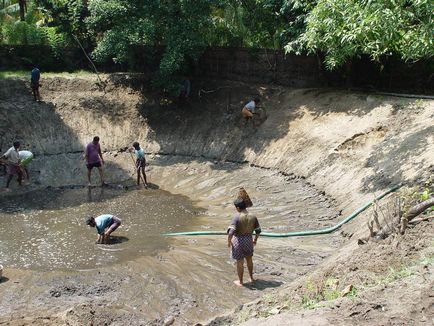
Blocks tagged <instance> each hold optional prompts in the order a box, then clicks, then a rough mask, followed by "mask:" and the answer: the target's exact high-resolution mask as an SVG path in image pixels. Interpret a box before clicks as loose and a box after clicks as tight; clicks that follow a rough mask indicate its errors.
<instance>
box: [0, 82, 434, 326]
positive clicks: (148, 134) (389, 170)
mask: <svg viewBox="0 0 434 326" xmlns="http://www.w3.org/2000/svg"><path fill="white" fill-rule="evenodd" d="M106 79H107V86H106V87H105V92H103V91H102V90H101V89H100V88H99V86H98V85H96V84H95V83H94V81H92V80H90V79H64V78H54V79H49V80H45V81H43V87H42V89H41V94H42V96H43V100H44V102H43V103H33V102H32V101H31V97H30V95H29V91H28V88H27V85H26V83H25V82H24V81H21V80H4V81H1V84H2V85H1V86H2V87H1V88H0V105H1V110H0V124H1V128H0V130H1V131H0V133H1V144H0V145H1V148H2V150H5V149H6V148H8V147H9V146H10V143H11V142H12V140H14V139H20V140H22V141H23V142H24V144H25V145H26V147H28V148H29V149H31V150H32V151H33V152H34V153H35V154H36V155H37V156H36V159H35V160H34V162H33V163H32V165H31V171H30V173H31V175H32V184H31V185H30V186H26V187H24V188H22V189H18V188H17V187H15V186H14V187H13V191H12V192H9V193H2V200H3V201H8V198H12V197H10V196H13V197H15V194H17V193H21V192H28V191H29V190H31V189H35V190H36V189H40V188H44V187H46V186H52V187H53V186H54V187H57V186H63V185H68V184H69V185H77V184H84V178H85V169H84V166H83V162H82V160H81V152H82V150H83V146H84V145H85V144H86V143H87V142H89V141H90V140H91V138H92V137H93V136H94V135H95V134H98V135H99V136H100V137H101V140H102V147H103V150H105V157H106V159H107V166H106V168H107V171H108V178H109V182H110V183H111V184H118V183H119V182H125V181H126V180H131V175H132V173H133V171H132V168H131V159H130V158H129V156H128V155H127V154H126V153H124V152H123V149H124V148H125V147H126V146H128V145H129V144H131V143H132V142H133V141H135V140H139V141H140V142H141V143H142V145H143V147H144V148H145V150H146V152H147V153H148V157H149V162H150V168H149V171H148V173H149V176H150V179H151V182H152V183H153V184H156V185H158V187H159V188H160V189H163V190H167V191H170V192H171V193H173V194H182V195H184V196H188V198H189V199H190V200H192V201H193V205H194V206H195V207H197V209H198V210H201V209H205V210H206V211H205V212H206V213H205V214H203V215H199V216H196V217H197V225H200V226H201V227H202V228H203V229H210V228H211V229H224V228H225V226H226V224H227V221H228V220H229V219H230V215H231V214H232V209H231V205H230V203H231V200H232V199H233V197H234V193H235V191H236V188H237V187H238V186H239V185H243V186H245V187H246V188H247V189H248V191H249V194H250V195H251V197H252V198H253V199H254V201H255V204H256V205H255V207H254V209H252V211H253V212H254V213H255V214H257V215H258V217H259V218H260V219H261V221H262V223H263V227H264V229H266V230H267V231H275V232H285V231H287V230H300V229H315V228H319V227H323V226H328V225H331V224H334V223H336V222H337V221H339V220H340V219H341V218H342V215H346V214H348V213H349V212H351V211H352V210H354V209H355V208H357V207H359V206H360V205H361V204H363V203H364V202H365V201H367V200H370V199H371V198H372V193H373V192H376V193H379V192H380V191H382V190H384V189H386V188H388V187H389V186H390V185H392V184H395V183H398V182H415V181H417V180H418V179H423V178H424V177H426V176H427V175H428V174H429V173H430V170H432V164H433V162H432V157H434V139H433V133H432V132H433V130H434V129H433V124H432V122H433V119H434V109H433V103H432V102H428V101H415V100H406V99H397V98H394V99H390V98H385V97H379V96H373V95H369V94H355V93H347V92H344V91H333V90H316V89H311V90H296V89H286V88H281V87H271V86H268V85H252V86H247V85H245V84H240V83H231V82H223V84H222V82H215V81H195V82H194V83H193V87H194V89H195V93H196V94H198V93H199V90H202V91H201V92H200V95H201V96H200V97H199V96H196V95H195V96H194V98H193V99H192V100H191V102H189V103H187V104H186V105H184V106H182V107H178V106H176V105H174V104H170V103H169V104H167V103H168V102H167V101H166V100H165V99H162V98H161V97H160V96H158V94H152V93H149V92H147V91H143V90H142V88H143V82H144V80H143V79H142V77H141V76H129V75H111V76H106ZM203 90H205V92H204V91H203ZM256 95H260V96H261V98H262V99H263V106H264V107H265V108H266V109H267V113H268V119H267V120H266V121H265V122H264V123H263V124H261V125H260V126H258V128H257V130H253V129H252V128H250V126H248V127H245V126H242V125H241V123H240V122H241V121H240V118H239V110H240V107H241V106H242V104H243V103H244V102H245V101H246V100H248V99H249V98H250V97H251V96H256ZM1 181H2V180H1ZM1 181H0V182H1ZM313 185H314V186H313ZM119 196H121V195H119ZM367 216H368V214H365V215H363V216H360V217H359V218H358V219H357V220H356V221H354V222H352V223H350V224H349V225H348V226H346V227H345V228H344V230H343V233H344V234H345V235H347V237H350V238H349V239H344V238H342V237H340V236H339V234H334V235H332V236H324V237H318V238H301V239H275V240H272V241H267V240H265V239H261V242H260V244H259V245H258V248H257V254H256V255H255V259H256V269H255V272H256V273H257V275H258V278H259V279H260V280H261V282H259V283H258V285H257V286H256V287H250V288H246V289H234V288H233V286H232V285H231V281H232V279H233V278H234V276H235V271H234V268H233V266H231V265H230V264H229V262H228V259H227V252H226V249H225V240H224V238H223V237H222V238H218V237H200V238H180V239H174V240H172V243H171V245H170V249H169V250H168V251H165V252H161V253H160V254H158V255H157V256H152V255H151V256H143V257H141V258H138V259H134V260H131V261H128V262H126V263H124V264H123V265H122V266H119V265H113V266H109V267H104V268H98V269H97V270H91V271H82V272H78V271H75V272H74V271H59V270H56V271H52V272H43V271H35V270H23V269H11V268H8V267H7V266H6V269H5V271H4V274H5V276H6V278H7V279H5V280H6V282H3V283H2V284H0V293H1V298H2V299H0V300H1V304H2V308H1V310H0V323H5V324H11V325H22V324H47V323H48V324H50V323H51V324H71V325H81V324H91V323H92V324H103V323H107V324H115V325H124V324H126V323H130V324H133V325H134V324H147V323H148V324H162V323H164V322H167V323H170V322H172V321H174V322H175V324H192V323H193V322H198V321H203V320H206V319H208V318H210V317H212V316H216V315H219V314H221V313H222V312H224V311H225V310H227V309H229V310H230V309H231V308H233V307H234V306H238V305H239V304H240V303H245V302H248V301H251V300H253V299H255V298H257V297H259V296H262V295H264V294H265V295H267V293H268V295H270V293H271V294H273V296H275V294H274V293H275V291H276V290H273V288H278V289H279V288H283V287H285V286H284V284H285V283H290V282H292V281H294V280H296V282H295V283H292V284H289V286H288V288H287V290H285V291H283V292H282V294H281V295H280V296H281V297H282V298H283V299H282V300H288V297H292V296H296V295H297V291H296V290H295V289H296V288H297V285H296V284H297V282H299V283H298V284H299V286H301V287H302V285H303V284H304V283H303V280H304V279H301V280H299V281H298V279H300V276H301V275H305V274H308V275H311V272H312V270H313V266H316V265H317V264H319V263H321V261H322V263H321V264H320V265H319V266H320V268H319V269H317V272H316V273H318V275H321V277H324V275H332V274H333V273H331V272H330V269H333V268H334V266H338V265H336V264H337V263H336V262H339V261H342V264H343V265H345V264H344V263H343V262H346V261H348V257H350V256H352V255H353V253H356V256H355V257H357V248H356V247H357V246H355V245H354V243H355V239H356V238H357V237H358V236H359V235H361V234H364V233H365V227H364V226H363V225H364V224H365V222H366V218H367ZM425 231H426V232H425V233H424V234H423V238H424V239H432V238H433V230H432V228H427V229H426V230H425ZM411 232H414V237H418V235H420V236H422V234H421V233H420V232H421V231H419V232H418V229H417V228H415V229H414V230H411ZM92 239H93V238H92ZM342 243H343V244H344V245H343V246H342ZM372 246H373V245H372ZM430 246H432V242H430V241H429V240H427V241H426V242H423V243H421V245H420V247H419V248H418V249H417V250H416V252H417V253H419V252H422V251H423V250H428V249H426V248H429V247H430ZM338 247H341V248H342V249H341V250H340V251H338V252H337V253H336V254H334V255H332V256H331V257H330V258H328V259H324V258H326V257H328V256H330V254H332V253H333V252H336V251H337V248H338ZM367 248H369V247H367ZM403 248H404V249H403V250H402V253H403V254H402V255H403V257H406V256H408V257H407V258H405V259H403V260H400V259H396V261H395V260H394V259H393V258H394V257H395V256H394V251H393V250H392V251H391V250H390V249H387V248H383V247H380V248H379V249H378V250H379V252H380V253H381V254H382V255H384V256H388V257H389V256H390V257H391V258H390V259H391V260H392V261H391V262H390V264H389V263H387V264H385V265H384V266H389V265H393V262H395V263H396V262H398V263H396V264H398V265H399V263H402V262H406V261H408V260H410V258H412V257H413V256H412V255H406V253H407V252H408V251H409V249H408V248H407V249H406V247H405V246H404V247H403ZM372 250H374V249H372ZM400 252H401V251H400ZM381 254H380V256H381ZM369 255H370V252H369V250H362V253H361V254H360V260H359V264H360V267H358V269H359V270H360V271H361V273H362V274H363V271H364V266H363V263H360V262H363V261H364V260H366V259H367V256H368V257H369ZM350 261H351V260H350ZM355 265H356V266H357V264H355ZM192 266H195V267H193V268H192ZM352 266H353V263H351V264H350V263H348V264H347V269H346V268H342V272H341V273H340V274H339V273H337V274H336V273H335V274H333V277H336V278H341V276H342V275H344V274H346V273H347V272H348V269H349V268H352ZM428 266H431V265H428ZM429 268H431V267H428V269H429ZM368 269H369V268H368ZM385 270H387V268H380V269H379V270H374V271H373V273H374V274H376V275H379V274H381V273H384V271H385ZM312 275H315V274H312ZM421 275H422V276H423V275H425V276H426V274H421ZM425 276H424V277H425ZM428 276H429V274H428ZM306 277H308V276H306ZM318 277H320V276H318ZM326 277H327V276H326ZM354 277H356V276H354ZM379 277H380V276H379ZM428 280H431V281H430V282H432V273H431V278H430V279H428ZM345 282H346V283H349V282H351V279H346V280H345ZM427 284H428V285H427ZM427 284H425V288H424V289H422V291H425V292H424V293H427V292H426V291H428V290H427V289H428V288H427V286H429V284H430V283H427ZM373 293H376V292H375V291H374V292H373ZM412 293H416V292H414V291H413V292H412ZM426 298H431V297H429V295H428V297H426ZM224 299H225V300H224ZM383 300H384V301H387V300H390V295H389V297H387V295H385V296H384V299H383ZM273 304H274V303H273ZM273 304H269V303H266V304H265V305H263V307H262V308H261V307H258V308H255V309H256V311H262V310H264V311H266V312H267V313H266V314H265V315H267V314H268V315H270V314H274V313H275V312H276V311H277V312H280V311H282V313H283V312H285V309H281V306H282V304H281V303H279V304H274V305H273ZM363 304H364V303H362V306H363ZM259 306H261V304H260V305H259ZM30 307H31V309H30ZM276 307H277V308H278V309H277V310H276V309H274V308H276ZM337 307H338V306H337ZM261 309H262V310H261ZM346 309H347V310H345V309H342V311H348V309H353V308H352V306H351V305H347V308H346ZM371 310H372V309H371ZM371 310H369V311H371ZM375 310H378V309H376V308H374V311H375ZM246 311H247V310H245V309H241V311H239V312H238V313H236V314H234V313H232V314H231V316H230V317H228V318H223V319H219V320H220V321H219V320H216V321H214V322H213V323H220V322H221V323H223V324H224V323H239V322H242V321H243V320H245V319H246V318H251V317H255V316H263V315H264V314H259V315H258V314H256V315H255V313H252V312H251V311H250V312H246ZM270 311H271V312H272V313H270ZM334 311H335V315H333V316H334V317H336V316H339V315H340V310H339V309H338V310H336V308H335V310H334ZM360 311H361V310H360ZM285 313H286V312H285ZM360 314H361V313H356V314H355V315H354V316H356V315H360ZM414 314H416V315H417V316H416V317H414V316H413V317H412V318H415V319H414V320H416V319H417V320H419V319H420V318H419V319H418V318H417V317H420V316H419V315H420V311H419V312H417V311H415V312H414ZM418 314H419V315H418ZM240 315H242V316H241V317H242V318H239V317H240ZM319 315H320V317H319V318H320V319H318V322H325V321H327V320H329V319H327V318H329V317H330V316H329V315H327V312H324V313H320V314H319ZM321 315H323V316H324V318H322V319H321ZM291 316H292V317H291ZM297 316H298V315H297V314H294V313H292V315H290V316H288V315H286V317H285V318H298V317H297ZM385 316H386V319H387V310H386V314H385ZM428 316H429V314H428ZM354 318H355V319H354ZM354 318H353V316H348V317H347V319H342V320H343V321H342V322H345V321H354V320H355V321H356V324H357V321H358V320H359V319H357V318H358V317H357V316H356V317H354ZM370 318H374V319H370V320H375V314H374V315H373V316H371V317H370ZM425 318H428V317H425ZM294 320H296V319H294ZM412 320H413V319H412ZM404 321H405V320H404ZM261 322H265V323H267V321H261ZM273 324H274V322H273V321H271V322H270V325H273Z"/></svg>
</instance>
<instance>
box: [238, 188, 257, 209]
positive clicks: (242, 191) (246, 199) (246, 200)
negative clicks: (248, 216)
mask: <svg viewBox="0 0 434 326" xmlns="http://www.w3.org/2000/svg"><path fill="white" fill-rule="evenodd" d="M237 198H241V199H242V200H243V201H244V204H246V207H247V208H249V207H252V206H253V203H252V201H251V200H250V197H249V195H248V194H247V191H246V189H244V187H240V189H239V190H238V197H237Z"/></svg>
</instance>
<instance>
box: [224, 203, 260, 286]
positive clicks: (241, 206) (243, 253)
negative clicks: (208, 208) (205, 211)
mask: <svg viewBox="0 0 434 326" xmlns="http://www.w3.org/2000/svg"><path fill="white" fill-rule="evenodd" d="M234 205H235V208H236V210H237V212H238V213H237V214H236V215H235V216H234V218H233V219H232V221H231V224H230V225H229V228H228V231H227V233H228V248H230V249H231V253H232V258H233V259H235V260H236V261H237V274H238V280H236V281H234V283H235V285H237V286H243V274H244V259H246V262H247V269H248V270H249V276H250V281H251V282H253V281H254V278H253V247H254V246H255V245H256V242H257V241H258V238H259V234H260V233H261V227H260V226H259V222H258V219H257V218H256V217H255V216H251V215H249V213H248V212H247V209H246V203H245V202H244V200H243V199H241V198H237V199H236V200H235V202H234ZM253 231H255V239H253V237H252V233H253Z"/></svg>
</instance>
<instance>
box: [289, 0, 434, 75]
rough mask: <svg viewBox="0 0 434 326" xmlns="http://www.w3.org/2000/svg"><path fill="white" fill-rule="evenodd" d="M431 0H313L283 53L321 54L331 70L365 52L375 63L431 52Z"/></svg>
mask: <svg viewBox="0 0 434 326" xmlns="http://www.w3.org/2000/svg"><path fill="white" fill-rule="evenodd" d="M433 12H434V2H433V1H432V0H382V1H374V0H319V1H318V3H317V5H316V6H315V7H314V8H313V10H312V11H310V12H309V13H308V15H307V19H306V22H307V26H306V31H305V32H304V33H303V34H302V35H301V37H300V38H299V39H298V40H296V41H295V42H290V43H288V45H287V46H286V50H287V51H288V52H296V53H300V52H301V51H303V50H304V51H307V52H309V53H316V52H323V53H324V54H325V64H326V67H328V68H329V69H334V68H337V67H339V66H342V65H343V64H345V63H348V62H350V61H351V60H352V59H353V58H356V57H359V56H361V55H367V56H370V57H371V58H372V60H375V61H379V62H380V61H381V60H382V59H384V58H385V57H389V56H393V55H395V56H398V57H400V58H401V59H403V60H406V61H416V60H419V59H422V58H430V57H432V56H433V55H434V41H433V37H432V35H433V34H432V33H433V30H434V21H433V16H432V13H433Z"/></svg>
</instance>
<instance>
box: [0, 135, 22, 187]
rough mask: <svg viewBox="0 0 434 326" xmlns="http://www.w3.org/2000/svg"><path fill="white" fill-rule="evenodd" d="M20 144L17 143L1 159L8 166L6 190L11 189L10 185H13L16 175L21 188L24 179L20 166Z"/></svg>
mask: <svg viewBox="0 0 434 326" xmlns="http://www.w3.org/2000/svg"><path fill="white" fill-rule="evenodd" d="M20 146H21V145H20V142H19V141H15V142H14V144H13V146H12V147H11V148H9V149H8V150H7V151H6V153H4V154H3V155H2V157H1V160H2V161H3V162H4V163H5V164H6V172H7V178H6V188H9V184H10V183H11V180H12V178H13V177H14V175H16V176H17V180H18V184H19V185H20V186H21V181H22V179H23V172H22V170H21V166H20V155H19V153H18V152H19V150H20Z"/></svg>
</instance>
